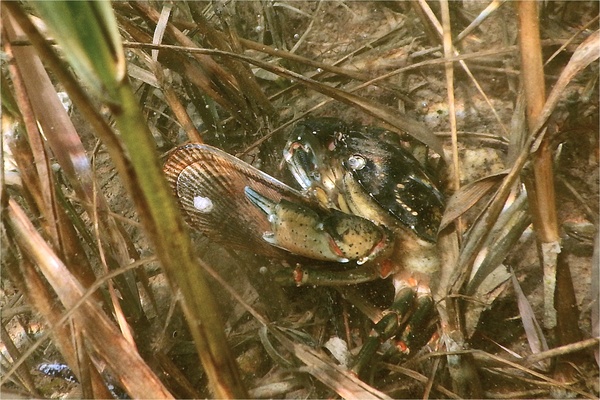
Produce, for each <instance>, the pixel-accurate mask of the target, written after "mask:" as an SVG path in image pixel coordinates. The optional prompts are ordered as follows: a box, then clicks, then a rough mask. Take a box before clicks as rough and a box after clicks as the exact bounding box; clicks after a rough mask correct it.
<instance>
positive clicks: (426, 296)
mask: <svg viewBox="0 0 600 400" xmlns="http://www.w3.org/2000/svg"><path fill="white" fill-rule="evenodd" d="M394 286H395V287H396V296H395V299H394V304H392V306H391V307H390V308H389V309H388V310H386V312H385V313H384V316H383V318H381V320H379V322H377V323H376V324H375V326H374V327H373V329H372V330H371V333H370V335H369V337H368V338H367V340H366V341H365V343H364V344H363V346H362V348H361V350H360V352H359V353H358V355H357V356H356V360H355V363H354V365H353V366H352V371H353V372H354V373H355V374H357V375H358V376H361V374H362V373H363V371H364V370H365V367H366V366H367V365H368V364H369V363H371V362H372V360H373V356H374V355H375V353H376V352H377V350H378V349H379V347H380V346H381V344H382V343H383V342H385V341H386V340H388V339H394V338H395V339H396V348H397V349H398V350H399V351H400V353H401V354H405V355H408V354H409V353H410V351H411V349H419V348H421V347H422V346H424V345H425V344H426V343H427V342H428V341H429V339H430V338H431V336H432V335H433V333H434V332H435V325H433V324H432V323H431V321H432V316H433V315H434V302H433V298H432V297H431V291H430V290H429V288H428V287H426V286H422V285H419V284H416V281H414V280H409V281H406V280H404V279H394Z"/></svg>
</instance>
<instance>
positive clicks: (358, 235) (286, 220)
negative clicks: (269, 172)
mask: <svg viewBox="0 0 600 400" xmlns="http://www.w3.org/2000/svg"><path fill="white" fill-rule="evenodd" d="M244 193H245V194H246V198H247V199H248V200H249V201H250V202H251V203H252V204H254V205H255V206H256V207H258V208H259V209H260V210H261V211H262V212H263V213H264V214H265V215H266V216H267V219H268V221H269V222H270V224H271V230H270V231H265V232H264V233H263V235H262V237H263V240H265V241H266V242H268V243H269V244H271V245H272V246H276V247H278V248H281V249H284V250H287V251H289V252H291V253H294V254H297V255H300V256H303V257H307V258H312V259H315V260H320V261H335V262H342V263H346V262H349V261H356V262H357V264H362V263H364V262H366V261H369V260H372V259H374V258H376V257H378V256H379V255H380V254H382V253H383V252H384V251H386V250H387V249H388V245H389V244H390V243H391V239H390V235H389V233H388V232H386V230H385V229H384V228H383V227H380V226H378V225H375V224H374V223H372V222H370V221H368V220H366V219H364V218H360V217H357V216H355V215H349V214H345V213H342V212H339V211H336V210H318V209H317V208H308V207H306V206H303V205H300V204H297V203H293V202H290V201H287V200H285V199H281V200H280V201H279V202H275V201H273V200H271V199H269V198H267V197H266V196H263V195H261V194H260V193H258V192H257V191H256V190H254V189H252V188H251V187H249V186H246V187H245V188H244ZM317 210H318V211H317Z"/></svg>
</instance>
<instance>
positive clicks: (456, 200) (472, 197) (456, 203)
mask: <svg viewBox="0 0 600 400" xmlns="http://www.w3.org/2000/svg"><path fill="white" fill-rule="evenodd" d="M506 174H507V172H499V173H497V174H494V175H489V176H486V177H484V178H481V179H478V180H476V181H474V182H471V183H469V184H467V185H465V186H463V187H461V188H460V189H459V190H458V191H457V192H455V193H454V194H453V195H452V196H451V197H450V198H449V199H448V201H447V203H446V209H445V210H444V216H443V217H442V222H441V224H440V229H439V230H440V231H442V230H444V228H446V227H447V226H448V225H450V224H451V223H452V222H453V221H454V220H455V219H456V218H458V217H460V216H461V215H463V214H464V213H466V212H467V211H469V210H470V209H471V207H473V206H474V205H475V204H477V202H478V201H479V200H481V199H482V198H483V197H484V196H485V195H487V194H489V193H490V192H491V191H492V190H493V189H494V188H495V187H496V186H497V185H498V183H499V182H500V181H501V180H502V179H503V178H504V177H505V176H506Z"/></svg>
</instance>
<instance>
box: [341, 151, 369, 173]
mask: <svg viewBox="0 0 600 400" xmlns="http://www.w3.org/2000/svg"><path fill="white" fill-rule="evenodd" d="M346 164H347V165H348V168H350V169H352V170H354V171H357V170H360V169H363V168H364V167H365V165H366V164H367V161H366V160H365V158H364V157H363V156H361V155H359V154H355V155H353V156H350V157H348V161H347V162H346Z"/></svg>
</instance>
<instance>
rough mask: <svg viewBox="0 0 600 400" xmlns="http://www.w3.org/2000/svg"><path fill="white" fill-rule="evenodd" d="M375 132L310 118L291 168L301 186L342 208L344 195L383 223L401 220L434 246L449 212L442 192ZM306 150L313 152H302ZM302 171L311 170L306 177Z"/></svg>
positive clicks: (356, 209)
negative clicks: (324, 193) (319, 190)
mask: <svg viewBox="0 0 600 400" xmlns="http://www.w3.org/2000/svg"><path fill="white" fill-rule="evenodd" d="M370 133H377V130H376V129H373V128H368V127H363V126H350V125H347V124H344V123H343V122H341V121H340V120H336V119H331V118H315V119H308V120H305V121H302V122H300V123H299V124H297V126H296V128H295V129H294V130H293V132H292V134H291V135H290V139H289V141H288V145H287V146H286V151H287V154H286V153H285V152H284V154H286V156H287V161H288V164H296V165H291V168H290V169H291V171H292V174H293V175H294V177H296V179H299V180H302V182H299V183H300V184H301V185H302V186H303V187H309V186H311V185H312V186H313V187H321V188H326V191H327V194H328V196H329V199H330V200H331V199H333V200H334V203H336V206H337V207H338V208H340V209H343V207H342V205H343V204H342V202H341V201H339V200H336V199H337V198H338V197H339V196H341V197H342V198H343V200H344V202H343V203H346V204H347V205H348V206H349V207H350V208H351V211H352V212H353V213H355V214H357V215H360V216H362V217H364V218H368V219H370V220H372V221H376V222H377V223H380V224H384V225H389V224H394V221H395V222H398V223H399V224H400V226H404V227H406V228H408V229H410V230H412V231H413V232H415V233H416V234H417V235H418V236H419V237H420V238H422V239H425V240H427V241H429V242H434V241H435V240H436V236H437V230H438V227H439V224H440V221H441V216H442V212H443V209H444V201H443V196H442V194H441V192H440V191H439V190H438V189H437V188H436V186H435V185H434V184H433V183H432V180H431V179H430V178H429V176H428V175H427V174H426V173H425V171H424V170H423V167H422V166H421V164H420V163H419V162H418V161H417V160H416V159H415V158H414V157H413V156H412V155H411V154H410V153H409V152H407V151H406V150H404V149H402V148H399V147H396V146H393V145H391V144H389V143H387V142H384V141H381V140H380V139H378V138H377V137H376V136H375V135H371V134H370ZM302 143H310V146H304V147H302ZM303 149H308V150H309V151H310V152H312V153H311V154H302V151H303ZM294 152H295V153H297V154H298V155H297V156H295V153H294ZM317 152H318V153H317ZM300 156H301V157H300ZM294 168H295V169H296V170H294ZM303 168H305V169H307V170H308V172H307V173H305V174H302V173H301V171H299V170H301V169H303ZM340 171H345V172H340ZM294 172H295V173H294ZM332 176H333V178H331V177H332ZM299 177H300V178H299ZM326 179H329V181H334V180H335V185H332V184H331V182H327V181H326ZM310 180H312V183H311V182H310Z"/></svg>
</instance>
